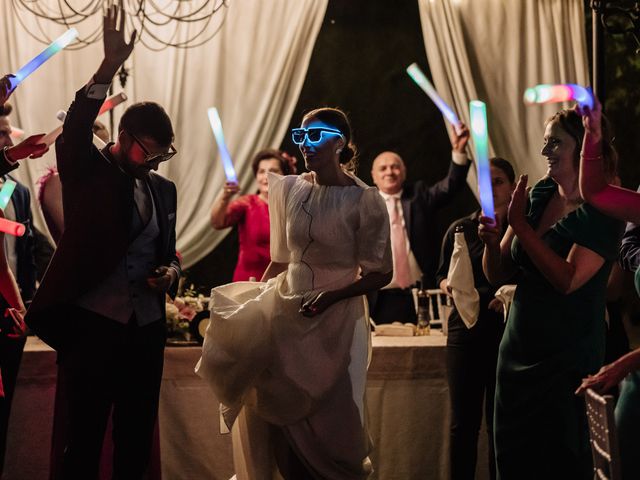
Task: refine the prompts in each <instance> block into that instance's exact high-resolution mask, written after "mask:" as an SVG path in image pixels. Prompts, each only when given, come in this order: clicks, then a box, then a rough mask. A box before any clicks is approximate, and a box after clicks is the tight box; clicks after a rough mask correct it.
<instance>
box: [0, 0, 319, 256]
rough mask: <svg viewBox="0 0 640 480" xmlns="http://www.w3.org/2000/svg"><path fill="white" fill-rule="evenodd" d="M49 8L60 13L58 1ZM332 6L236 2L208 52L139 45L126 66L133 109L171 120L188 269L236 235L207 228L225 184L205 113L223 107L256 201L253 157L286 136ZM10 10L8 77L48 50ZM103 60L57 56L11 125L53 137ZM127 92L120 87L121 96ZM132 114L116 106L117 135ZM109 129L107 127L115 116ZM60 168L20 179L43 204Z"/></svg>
mask: <svg viewBox="0 0 640 480" xmlns="http://www.w3.org/2000/svg"><path fill="white" fill-rule="evenodd" d="M45 1H48V2H49V3H50V4H51V5H53V6H56V7H57V3H58V2H57V1H56V0H45ZM327 1H328V0H296V1H290V0H231V1H229V2H228V4H229V8H228V9H226V13H225V14H224V15H225V19H224V24H223V25H222V27H221V29H220V31H219V33H218V34H217V35H216V36H215V37H214V38H213V39H212V40H211V41H209V42H208V43H206V44H204V45H202V46H200V47H196V48H193V49H187V50H182V49H173V48H168V49H165V50H162V51H159V52H157V51H151V50H149V49H147V48H146V47H144V46H143V45H141V44H138V45H137V46H136V48H135V50H134V51H133V54H132V56H131V58H130V59H129V60H127V62H126V64H125V66H126V67H127V68H130V69H131V76H130V78H129V80H128V82H127V84H126V88H125V89H124V91H125V93H126V94H127V95H128V97H129V101H128V102H127V104H131V103H133V102H138V101H143V100H150V101H155V102H158V103H160V104H161V105H163V106H164V107H165V109H166V110H167V112H168V114H169V116H170V117H171V119H172V120H173V125H174V129H175V133H176V140H175V146H176V148H177V149H178V155H177V156H176V157H175V158H174V159H172V160H171V161H170V162H168V163H165V164H163V165H162V166H161V167H160V173H161V174H162V175H164V176H166V177H167V178H169V179H171V180H173V181H174V182H175V183H176V185H177V188H178V214H177V215H178V219H177V239H178V246H177V248H178V250H179V251H180V252H181V254H182V255H183V258H184V267H189V266H191V265H193V264H194V263H196V262H197V261H198V260H199V259H201V258H202V257H204V256H205V255H206V254H207V253H209V252H210V251H211V250H213V249H214V248H215V246H216V245H217V244H218V243H219V242H220V241H221V240H222V238H224V236H225V235H226V234H227V233H228V230H226V231H215V230H213V229H212V228H211V227H210V224H209V213H210V209H211V205H212V204H213V201H214V199H215V197H216V195H217V194H218V193H219V192H220V190H221V188H222V185H223V183H224V181H225V178H224V172H223V169H222V166H221V164H220V161H219V155H218V151H217V148H216V144H215V141H214V139H213V135H212V133H211V129H210V126H209V122H208V119H207V113H206V110H207V108H208V107H210V106H216V107H217V108H218V110H219V112H220V116H221V118H222V122H223V125H224V131H225V137H226V141H227V145H228V147H229V151H230V152H231V156H232V157H233V159H234V164H235V167H236V170H237V172H238V180H239V183H240V186H241V189H242V191H243V192H247V193H248V192H253V191H254V190H255V188H256V187H255V182H254V178H253V172H252V171H251V168H250V161H251V157H252V156H253V154H254V153H255V152H256V151H258V150H259V149H262V148H267V147H270V148H277V147H278V146H279V145H280V143H281V141H282V138H283V136H284V135H285V134H286V129H287V126H288V124H289V121H290V118H291V115H292V113H293V110H294V108H295V105H296V102H297V100H298V96H299V93H300V90H301V88H302V84H303V82H304V79H305V76H306V72H307V67H308V64H309V59H310V57H311V52H312V50H313V46H314V43H315V39H316V36H317V34H318V32H319V30H320V26H321V25H322V20H323V18H324V13H325V10H326V6H327ZM11 3H12V2H0V41H1V42H2V49H1V50H2V53H1V54H0V73H1V74H4V73H7V72H15V71H17V70H18V68H20V67H21V66H22V65H23V64H24V63H26V61H28V60H30V59H31V58H32V57H33V56H34V55H36V54H37V53H39V52H40V51H41V50H42V49H43V48H44V45H43V44H41V43H38V42H37V41H36V40H34V39H33V38H32V37H31V36H30V35H28V34H27V33H26V31H25V30H24V28H23V26H21V25H20V23H19V22H18V21H16V18H15V15H14V12H13V9H12V7H11ZM71 3H72V5H73V2H71ZM224 10H225V9H223V11H224ZM21 17H22V18H25V19H26V22H25V24H26V27H27V28H29V30H30V31H32V32H34V33H35V34H37V35H39V27H38V26H37V24H36V23H35V20H34V19H33V17H30V16H28V15H27V14H24V13H23V14H22V16H21ZM100 22H102V19H101V18H99V17H98V16H96V18H95V22H94V23H93V24H92V25H84V24H80V25H79V26H77V28H78V30H79V31H80V35H81V36H82V35H83V34H88V33H89V32H90V31H91V30H92V29H93V28H95V27H96V26H97V25H99V24H100ZM42 26H43V29H44V31H45V33H46V34H47V35H48V36H49V38H55V37H57V36H58V35H60V34H61V33H62V32H63V31H64V29H63V28H62V27H60V26H59V25H56V24H53V23H48V22H47V23H42ZM147 26H148V27H152V26H151V25H150V24H147ZM41 36H42V35H41ZM101 58H102V43H101V42H98V43H95V44H93V45H91V46H89V47H87V48H84V49H82V50H76V51H64V52H61V53H59V54H57V55H56V56H54V57H53V58H52V59H51V60H50V61H49V62H48V63H46V64H45V65H43V66H42V67H41V68H40V70H38V71H37V72H36V73H34V74H33V75H32V76H31V77H29V78H28V79H27V80H25V82H24V83H23V84H22V85H21V86H20V87H19V88H18V89H17V90H16V92H15V93H14V94H13V96H12V97H11V99H10V103H12V104H13V106H14V112H13V113H12V114H11V120H12V124H13V125H15V126H19V127H20V128H22V129H24V130H25V132H27V135H28V134H31V133H38V132H47V131H50V130H52V129H53V128H54V127H55V126H56V125H57V124H58V121H57V120H56V117H55V115H56V112H57V111H58V110H60V109H65V110H66V109H67V107H68V105H69V104H70V102H71V100H72V99H73V97H74V94H75V91H76V90H77V89H78V88H80V87H81V86H82V85H84V83H86V82H87V80H89V78H90V76H91V75H92V74H93V73H94V72H95V70H96V69H97V67H98V62H99V61H100V59H101ZM120 90H121V87H120V85H119V82H118V80H117V79H115V80H114V92H116V93H117V92H119V91H120ZM125 107H126V105H125ZM125 107H123V106H120V107H116V110H115V125H116V128H117V125H118V121H119V118H120V116H121V114H122V112H123V111H124V109H125ZM101 120H102V121H103V122H104V123H105V124H108V116H106V115H105V116H103V117H101ZM112 135H113V136H115V134H112ZM54 164H55V155H54V154H53V153H52V152H50V153H47V155H45V157H43V158H42V159H35V160H26V161H23V162H22V165H21V167H20V168H19V169H18V170H17V171H16V172H15V176H16V177H17V178H18V179H19V180H20V181H21V182H23V183H24V184H26V185H27V186H29V187H31V189H32V192H34V197H35V189H34V185H35V182H36V180H37V179H38V178H39V177H40V176H41V175H42V174H43V173H44V171H45V170H46V169H47V167H48V166H51V165H54ZM32 206H33V212H34V217H35V224H36V226H37V227H38V228H39V229H40V230H42V231H44V232H46V227H45V226H44V220H43V218H42V214H41V212H40V209H39V207H38V205H37V202H36V201H35V199H34V201H33V205H32ZM99 220H100V219H96V221H99Z"/></svg>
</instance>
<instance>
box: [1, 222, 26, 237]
mask: <svg viewBox="0 0 640 480" xmlns="http://www.w3.org/2000/svg"><path fill="white" fill-rule="evenodd" d="M25 230H26V229H25V227H24V225H23V224H22V223H18V222H12V221H11V220H7V219H6V218H0V232H4V233H8V234H9V235H13V236H15V237H21V236H23V235H24V232H25Z"/></svg>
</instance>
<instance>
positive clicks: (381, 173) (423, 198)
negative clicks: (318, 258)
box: [369, 124, 469, 323]
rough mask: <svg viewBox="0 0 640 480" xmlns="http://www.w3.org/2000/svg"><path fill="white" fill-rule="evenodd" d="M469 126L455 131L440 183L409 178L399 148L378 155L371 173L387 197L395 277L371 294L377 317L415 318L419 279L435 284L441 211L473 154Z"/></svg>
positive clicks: (459, 184)
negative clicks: (414, 289)
mask: <svg viewBox="0 0 640 480" xmlns="http://www.w3.org/2000/svg"><path fill="white" fill-rule="evenodd" d="M468 141H469V130H468V129H467V127H466V126H465V125H462V124H461V126H460V127H459V128H458V131H457V132H452V134H451V146H452V161H451V165H450V167H449V173H448V174H447V176H446V177H445V178H443V179H442V180H440V181H439V182H438V183H436V184H434V185H431V186H428V185H426V184H425V183H424V182H423V181H418V182H416V183H415V184H412V183H406V184H405V179H406V177H407V170H406V167H405V165H404V162H403V161H402V158H400V156H399V155H398V154H397V153H394V152H383V153H381V154H380V155H378V156H377V157H376V158H375V160H374V161H373V166H372V168H371V177H372V178H373V182H374V183H375V184H376V186H377V187H378V189H379V191H380V195H381V196H382V198H384V200H385V202H386V204H387V211H388V212H389V221H390V222H391V247H392V251H393V279H392V280H391V283H390V284H389V285H387V286H386V287H385V288H384V289H382V290H379V291H378V292H377V293H374V294H373V295H371V296H370V297H369V303H370V307H371V317H372V318H373V320H374V321H375V322H376V323H391V322H394V321H402V322H415V320H416V311H415V307H414V304H413V298H412V294H411V288H412V287H415V286H417V285H418V283H419V282H420V281H422V282H423V285H424V286H425V287H427V288H433V287H435V280H434V276H435V271H436V268H437V260H438V256H437V253H436V252H437V246H438V244H439V242H440V239H439V238H437V237H436V234H435V230H436V212H437V210H438V209H439V208H440V207H442V206H444V205H445V204H446V203H447V202H449V201H450V200H451V198H452V197H453V196H454V195H455V194H456V193H457V192H459V191H460V190H461V189H462V188H463V186H464V185H465V183H466V178H467V172H468V170H469V160H468V158H467V155H466V153H465V149H466V146H467V142H468Z"/></svg>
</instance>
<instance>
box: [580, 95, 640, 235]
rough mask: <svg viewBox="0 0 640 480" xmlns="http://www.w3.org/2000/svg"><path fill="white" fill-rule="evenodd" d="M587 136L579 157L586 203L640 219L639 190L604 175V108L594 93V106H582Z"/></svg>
mask: <svg viewBox="0 0 640 480" xmlns="http://www.w3.org/2000/svg"><path fill="white" fill-rule="evenodd" d="M582 123H583V124H584V127H585V130H584V140H583V143H582V155H581V158H580V193H581V195H582V198H584V200H585V201H586V202H587V203H590V204H591V205H593V206H594V207H595V208H597V209H598V210H600V211H601V212H603V213H605V214H606V215H609V216H611V217H614V218H617V219H618V220H622V221H628V222H633V223H640V194H639V193H637V192H634V191H632V190H627V189H626V188H622V187H618V186H615V185H610V184H609V183H608V181H607V178H606V175H605V165H604V162H605V159H604V157H603V154H602V152H603V150H602V139H603V135H602V108H601V106H600V102H599V101H598V99H597V98H595V97H594V107H593V109H589V108H588V107H584V108H583V109H582Z"/></svg>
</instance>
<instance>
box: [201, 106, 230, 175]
mask: <svg viewBox="0 0 640 480" xmlns="http://www.w3.org/2000/svg"><path fill="white" fill-rule="evenodd" d="M207 115H209V123H211V130H213V135H214V136H215V137H216V143H217V144H218V151H219V152H220V158H221V159H222V166H223V167H224V175H225V176H226V177H227V181H228V182H233V183H238V177H237V176H236V171H235V170H234V168H233V162H232V161H231V155H229V150H228V149H227V144H226V143H225V141H224V133H223V132H222V121H221V120H220V115H219V114H218V109H217V108H216V107H211V108H209V109H207Z"/></svg>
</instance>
